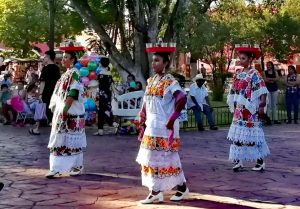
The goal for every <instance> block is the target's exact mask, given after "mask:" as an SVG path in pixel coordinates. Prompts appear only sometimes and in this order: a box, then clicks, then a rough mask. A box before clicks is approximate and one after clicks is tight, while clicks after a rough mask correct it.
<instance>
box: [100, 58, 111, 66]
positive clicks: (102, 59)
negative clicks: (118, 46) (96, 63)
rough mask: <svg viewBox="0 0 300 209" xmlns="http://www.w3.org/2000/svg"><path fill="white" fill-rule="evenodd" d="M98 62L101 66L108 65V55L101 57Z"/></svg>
mask: <svg viewBox="0 0 300 209" xmlns="http://www.w3.org/2000/svg"><path fill="white" fill-rule="evenodd" d="M100 64H101V65H102V66H103V67H108V65H109V58H108V57H101V59H100Z"/></svg>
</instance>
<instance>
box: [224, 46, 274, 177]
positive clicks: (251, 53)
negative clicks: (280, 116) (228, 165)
mask: <svg viewBox="0 0 300 209" xmlns="http://www.w3.org/2000/svg"><path fill="white" fill-rule="evenodd" d="M238 49H239V48H238ZM238 51H239V53H240V54H239V57H240V61H241V65H242V66H243V69H240V70H238V71H237V72H236V74H235V75H234V77H233V82H232V86H231V88H230V91H229V94H228V97H227V103H228V105H229V108H230V110H231V111H232V112H233V120H232V124H231V126H230V129H229V132H228V139H229V140H230V141H231V142H232V144H231V146H230V154H229V159H230V160H231V161H233V162H234V163H235V165H234V167H233V170H234V171H239V170H240V169H242V168H243V161H245V160H249V161H256V165H255V167H254V168H252V170H254V171H261V170H264V169H265V162H264V160H263V159H264V157H265V156H267V155H268V154H269V153H270V151H269V148H268V145H267V143H266V140H265V136H264V131H263V128H262V121H261V119H262V117H263V116H264V115H265V113H264V112H265V106H266V96H267V93H268V90H267V88H266V85H265V82H264V80H263V79H262V77H261V75H260V74H259V72H258V71H257V70H255V69H254V68H253V67H252V60H253V59H254V58H259V55H260V53H258V51H256V50H255V48H241V50H238Z"/></svg>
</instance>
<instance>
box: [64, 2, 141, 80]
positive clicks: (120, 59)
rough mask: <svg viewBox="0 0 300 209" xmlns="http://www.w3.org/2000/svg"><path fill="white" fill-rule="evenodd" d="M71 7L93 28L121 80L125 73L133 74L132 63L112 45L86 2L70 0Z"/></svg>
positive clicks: (133, 67)
mask: <svg viewBox="0 0 300 209" xmlns="http://www.w3.org/2000/svg"><path fill="white" fill-rule="evenodd" d="M70 3H71V5H72V6H73V7H74V8H75V9H76V10H77V12H78V13H79V14H80V16H81V18H82V19H83V20H84V21H85V22H87V24H88V25H89V27H90V28H93V30H94V31H95V32H96V33H97V34H98V36H99V37H100V39H101V41H102V42H103V44H104V46H105V48H106V50H107V51H108V53H109V55H110V58H111V60H112V63H114V64H115V66H116V68H117V69H118V71H119V72H120V74H121V75H122V78H123V79H125V80H126V77H127V76H126V77H124V76H125V75H124V73H122V71H125V72H127V73H128V72H129V73H133V74H135V73H134V71H135V70H136V68H135V66H134V63H133V61H132V60H129V59H126V58H125V57H124V56H122V54H121V53H120V52H119V50H118V49H117V47H116V46H115V44H114V43H113V41H112V39H111V38H110V37H109V35H108V34H107V33H106V31H105V29H104V28H103V26H102V25H101V23H100V22H98V20H97V19H96V17H95V15H94V14H93V12H92V10H91V8H90V6H89V5H88V3H87V1H83V0H70ZM143 80H145V79H143Z"/></svg>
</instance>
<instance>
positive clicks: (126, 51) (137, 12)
mask: <svg viewBox="0 0 300 209" xmlns="http://www.w3.org/2000/svg"><path fill="white" fill-rule="evenodd" d="M69 2H70V5H71V7H73V8H74V9H75V10H76V11H77V12H78V13H79V14H80V16H81V17H82V19H83V20H84V21H85V22H86V23H87V26H88V27H89V28H90V29H92V30H93V31H94V32H95V33H96V34H97V35H98V36H99V37H100V41H101V42H102V43H103V46H104V48H105V50H106V51H107V53H108V54H109V56H110V58H111V60H112V62H113V64H114V65H115V66H116V68H117V69H118V71H119V72H120V75H121V76H122V78H125V77H126V76H127V75H128V73H132V74H134V75H135V76H136V78H137V79H138V80H140V81H142V82H145V79H146V78H148V77H149V69H150V67H149V62H148V55H147V53H145V45H146V43H147V42H151V43H156V42H157V38H158V36H161V37H163V38H164V41H166V42H168V41H174V42H176V41H180V39H179V37H178V34H179V33H178V31H179V30H180V29H181V28H180V25H181V24H182V22H181V20H182V19H183V18H184V16H185V12H186V9H187V3H188V1H186V0H176V1H172V0H112V1H99V0H70V1H69ZM200 2H202V3H203V4H204V5H206V6H205V7H203V11H204V10H205V9H208V8H209V6H210V4H211V3H212V2H213V1H212V0H201V1H200ZM105 6H106V8H108V9H107V10H105V11H104V10H103V9H102V8H103V7H105ZM105 12H107V13H106V14H107V17H108V16H109V17H112V18H108V19H106V18H104V17H103V14H104V13H105ZM204 12H205V11H204ZM109 20H111V21H109ZM111 28H113V30H111ZM110 31H113V32H112V33H110ZM116 36H117V37H118V40H119V43H116V38H115V37H116ZM117 44H118V47H117Z"/></svg>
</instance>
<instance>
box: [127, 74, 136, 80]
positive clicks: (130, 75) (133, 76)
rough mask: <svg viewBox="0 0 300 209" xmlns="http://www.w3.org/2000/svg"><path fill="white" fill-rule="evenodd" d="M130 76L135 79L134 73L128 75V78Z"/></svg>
mask: <svg viewBox="0 0 300 209" xmlns="http://www.w3.org/2000/svg"><path fill="white" fill-rule="evenodd" d="M129 77H131V78H132V80H134V81H135V76H134V75H133V74H131V73H130V74H128V76H127V79H128V78H129Z"/></svg>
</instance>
